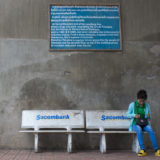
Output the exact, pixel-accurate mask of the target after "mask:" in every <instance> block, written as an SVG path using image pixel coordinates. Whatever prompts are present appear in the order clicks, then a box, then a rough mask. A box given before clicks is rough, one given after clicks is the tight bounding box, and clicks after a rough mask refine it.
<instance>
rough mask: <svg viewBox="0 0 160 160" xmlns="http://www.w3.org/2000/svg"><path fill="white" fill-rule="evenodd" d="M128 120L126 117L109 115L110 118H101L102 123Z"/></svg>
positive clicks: (103, 116)
mask: <svg viewBox="0 0 160 160" xmlns="http://www.w3.org/2000/svg"><path fill="white" fill-rule="evenodd" d="M126 119H129V118H128V117H126V116H123V115H121V116H112V115H109V116H105V115H102V116H101V120H102V121H105V120H126Z"/></svg>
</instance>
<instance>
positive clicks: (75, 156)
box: [0, 150, 160, 160]
mask: <svg viewBox="0 0 160 160" xmlns="http://www.w3.org/2000/svg"><path fill="white" fill-rule="evenodd" d="M0 160H160V157H155V156H154V153H153V152H151V151H150V152H148V155H147V156H146V157H142V158H139V157H137V155H136V154H135V153H133V152H131V151H115V150H114V151H108V152H107V153H106V154H101V153H100V152H99V151H85V152H84V151H78V152H76V153H70V154H69V153H67V152H64V151H43V152H41V153H34V151H33V150H0Z"/></svg>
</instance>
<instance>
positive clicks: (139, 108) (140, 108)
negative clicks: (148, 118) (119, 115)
mask: <svg viewBox="0 0 160 160" xmlns="http://www.w3.org/2000/svg"><path fill="white" fill-rule="evenodd" d="M145 108H146V105H145V103H144V105H143V106H139V104H138V102H137V101H136V102H135V104H134V113H135V114H139V115H140V118H145ZM132 124H136V118H134V120H133V123H132Z"/></svg>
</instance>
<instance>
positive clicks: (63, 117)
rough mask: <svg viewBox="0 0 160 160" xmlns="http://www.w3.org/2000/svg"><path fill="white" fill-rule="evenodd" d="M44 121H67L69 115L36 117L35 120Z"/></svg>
mask: <svg viewBox="0 0 160 160" xmlns="http://www.w3.org/2000/svg"><path fill="white" fill-rule="evenodd" d="M41 119H42V120H46V119H69V115H68V114H67V115H58V114H56V115H43V116H42V115H37V116H36V120H41Z"/></svg>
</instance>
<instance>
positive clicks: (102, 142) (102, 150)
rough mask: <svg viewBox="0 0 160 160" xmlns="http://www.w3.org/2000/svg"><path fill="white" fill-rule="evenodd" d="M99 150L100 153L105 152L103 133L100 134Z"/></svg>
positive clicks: (104, 136)
mask: <svg viewBox="0 0 160 160" xmlns="http://www.w3.org/2000/svg"><path fill="white" fill-rule="evenodd" d="M100 152H101V153H106V135H105V134H102V135H101V140H100Z"/></svg>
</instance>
